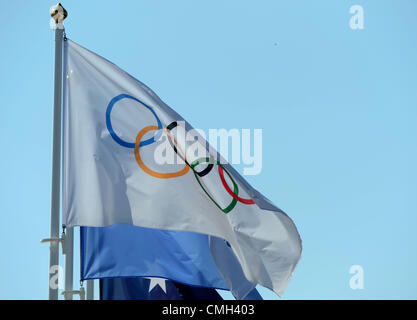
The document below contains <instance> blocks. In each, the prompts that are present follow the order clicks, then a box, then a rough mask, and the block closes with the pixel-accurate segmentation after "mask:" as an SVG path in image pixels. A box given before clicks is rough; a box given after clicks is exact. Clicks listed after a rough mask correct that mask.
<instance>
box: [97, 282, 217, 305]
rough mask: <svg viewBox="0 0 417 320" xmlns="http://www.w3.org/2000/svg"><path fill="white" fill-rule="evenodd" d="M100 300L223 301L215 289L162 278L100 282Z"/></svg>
mask: <svg viewBox="0 0 417 320" xmlns="http://www.w3.org/2000/svg"><path fill="white" fill-rule="evenodd" d="M100 300H223V299H222V297H221V296H220V295H219V294H218V293H217V291H216V290H215V289H209V288H201V287H191V286H187V285H184V284H181V283H178V282H175V281H170V280H166V279H162V278H115V279H101V280H100Z"/></svg>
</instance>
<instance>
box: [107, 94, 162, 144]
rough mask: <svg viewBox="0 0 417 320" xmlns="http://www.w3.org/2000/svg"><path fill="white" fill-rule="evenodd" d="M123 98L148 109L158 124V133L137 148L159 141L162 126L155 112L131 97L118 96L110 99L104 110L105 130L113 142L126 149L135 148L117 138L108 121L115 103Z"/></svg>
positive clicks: (125, 95)
mask: <svg viewBox="0 0 417 320" xmlns="http://www.w3.org/2000/svg"><path fill="white" fill-rule="evenodd" d="M124 98H127V99H132V100H135V101H137V102H139V103H140V104H142V105H143V106H144V107H146V108H148V109H149V110H150V111H151V112H152V113H153V115H154V116H155V118H156V121H157V122H158V131H157V132H156V135H155V136H153V137H152V138H149V139H148V140H143V141H141V142H140V144H139V147H143V146H147V145H148V144H151V143H154V142H155V141H156V140H159V138H160V137H161V134H162V130H161V129H162V124H161V121H160V120H159V118H158V116H157V115H156V113H155V111H154V110H153V109H152V108H151V107H149V106H148V105H147V104H145V103H143V102H142V101H140V100H139V99H136V98H135V97H132V96H130V95H128V94H124V93H122V94H119V95H118V96H116V97H114V98H113V99H111V101H110V103H109V105H108V106H107V110H106V126H107V130H109V132H110V135H111V136H112V138H113V139H114V141H116V142H117V143H118V144H120V145H121V146H123V147H126V148H132V149H134V148H135V143H134V142H133V143H131V142H126V141H124V140H122V139H120V138H119V136H118V135H117V134H116V132H114V130H113V127H112V125H111V120H110V113H111V111H112V109H113V107H114V105H115V103H116V102H118V101H119V100H122V99H124Z"/></svg>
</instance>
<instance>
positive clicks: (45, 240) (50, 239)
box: [41, 234, 65, 254]
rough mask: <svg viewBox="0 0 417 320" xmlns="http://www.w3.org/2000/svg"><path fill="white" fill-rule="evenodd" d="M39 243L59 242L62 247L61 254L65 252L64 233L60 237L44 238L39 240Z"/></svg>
mask: <svg viewBox="0 0 417 320" xmlns="http://www.w3.org/2000/svg"><path fill="white" fill-rule="evenodd" d="M41 243H56V244H58V245H59V244H61V247H62V254H65V250H64V248H65V245H64V244H65V234H63V235H62V237H61V238H45V239H42V240H41Z"/></svg>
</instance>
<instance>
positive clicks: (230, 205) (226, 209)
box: [190, 157, 239, 214]
mask: <svg viewBox="0 0 417 320" xmlns="http://www.w3.org/2000/svg"><path fill="white" fill-rule="evenodd" d="M205 162H210V158H209V157H206V158H199V159H197V160H195V161H193V163H191V164H190V167H191V169H192V170H193V173H194V176H195V177H196V179H197V182H198V184H199V185H200V187H201V189H203V191H204V192H205V193H206V195H207V196H208V197H209V198H210V200H211V201H213V202H214V204H215V205H216V206H217V208H219V209H220V210H221V211H223V212H224V213H226V214H227V213H229V212H230V211H232V210H233V208H234V207H235V206H236V204H237V200H236V199H235V198H233V200H232V202H231V203H230V204H229V205H228V206H227V207H226V208H224V209H223V208H222V207H220V206H219V204H218V203H217V202H216V201H215V200H214V199H213V198H212V197H211V195H210V194H209V193H208V192H207V190H206V189H205V188H204V186H203V184H202V183H201V181H200V177H199V176H198V175H197V173H196V172H195V170H194V168H195V167H196V166H198V165H199V164H200V163H205ZM216 164H217V165H218V166H220V167H221V168H222V169H223V170H224V171H225V172H226V174H227V175H228V176H229V178H230V180H232V183H233V192H234V193H235V194H236V195H238V193H239V187H238V185H237V183H236V182H235V180H234V179H233V177H232V175H231V174H230V173H229V171H227V169H226V168H225V167H223V166H222V165H221V164H220V162H219V161H217V160H216Z"/></svg>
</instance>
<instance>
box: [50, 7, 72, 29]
mask: <svg viewBox="0 0 417 320" xmlns="http://www.w3.org/2000/svg"><path fill="white" fill-rule="evenodd" d="M49 13H50V14H51V17H52V19H53V20H54V21H55V23H56V24H62V22H64V20H65V18H66V17H67V16H68V12H67V10H65V8H64V7H63V6H62V5H61V3H60V2H58V4H57V5H56V6H53V7H52V8H51V9H50V11H49Z"/></svg>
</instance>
